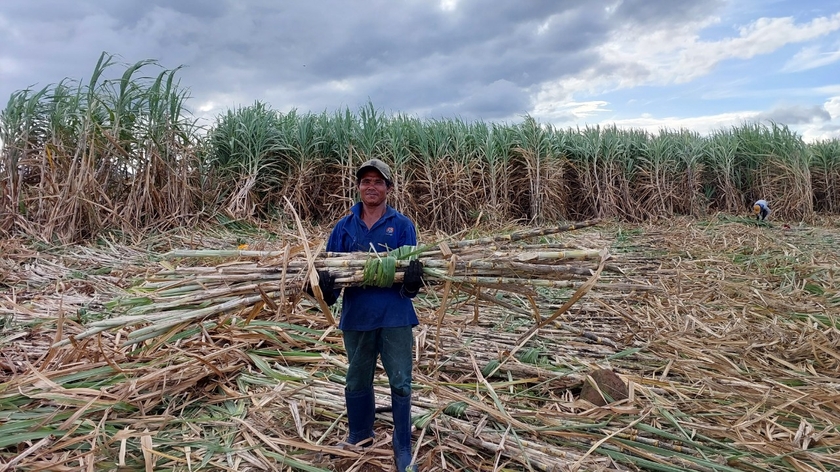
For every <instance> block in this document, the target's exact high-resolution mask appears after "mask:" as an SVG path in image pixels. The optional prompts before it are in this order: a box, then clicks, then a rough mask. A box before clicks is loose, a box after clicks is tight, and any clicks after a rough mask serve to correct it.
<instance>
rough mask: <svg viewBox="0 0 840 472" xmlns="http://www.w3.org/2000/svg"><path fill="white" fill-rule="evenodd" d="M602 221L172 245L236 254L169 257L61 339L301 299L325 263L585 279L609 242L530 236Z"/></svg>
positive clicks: (523, 285)
mask: <svg viewBox="0 0 840 472" xmlns="http://www.w3.org/2000/svg"><path fill="white" fill-rule="evenodd" d="M595 224H597V220H590V221H584V222H580V223H575V224H570V225H563V226H558V227H553V228H541V229H533V230H526V231H519V232H515V233H511V234H505V235H498V236H493V237H487V238H481V239H473V240H463V241H454V242H441V243H437V244H433V245H425V246H416V247H415V246H405V247H402V248H397V249H395V250H393V251H389V252H388V253H376V252H373V251H372V252H370V253H363V252H357V253H331V252H320V251H319V250H315V251H312V250H311V248H310V247H309V245H308V244H301V245H297V246H295V247H294V248H293V247H292V245H291V244H290V243H287V244H286V245H285V247H284V248H283V249H282V250H278V251H253V250H247V249H244V250H176V251H171V252H169V253H167V254H164V255H163V257H162V259H163V260H164V261H169V260H174V259H180V260H184V258H188V259H193V260H197V259H196V258H201V260H206V259H207V258H216V259H218V258H225V259H227V260H226V261H223V262H222V263H220V264H218V265H215V266H212V267H207V266H201V265H182V266H175V265H174V264H171V263H168V262H164V266H165V267H167V268H166V269H165V270H163V271H160V272H158V273H156V274H154V275H152V276H149V277H147V278H146V279H145V280H144V281H143V283H142V284H141V285H139V286H138V287H136V288H134V289H133V291H134V292H135V294H136V295H137V296H135V297H126V298H122V299H119V300H114V301H113V302H111V303H110V304H109V306H110V307H111V308H113V309H123V310H125V315H124V316H119V317H114V318H109V319H105V320H101V321H97V322H94V323H92V324H90V325H88V326H87V329H86V330H85V331H83V332H81V333H79V334H76V335H75V336H73V337H72V338H70V339H65V340H63V341H61V342H59V345H62V344H67V343H69V342H72V341H77V340H81V339H84V338H86V337H89V336H93V335H95V334H97V333H101V332H103V331H105V330H109V329H114V328H119V327H124V326H128V325H134V326H136V325H140V324H147V325H148V326H146V327H143V328H140V329H136V330H134V331H131V332H130V333H129V334H128V339H127V340H126V342H127V343H134V342H140V341H144V340H147V339H150V338H153V337H157V336H160V335H162V334H164V333H167V332H170V331H172V330H173V329H174V328H176V327H178V326H181V325H183V324H185V323H191V322H194V321H196V320H202V319H205V318H208V317H212V316H217V315H221V314H228V313H239V314H242V316H243V318H245V319H251V318H253V317H255V316H256V315H257V314H258V313H259V312H260V311H261V310H263V309H264V308H267V309H270V310H271V311H274V312H278V311H280V310H282V309H283V307H284V306H288V302H289V301H293V302H297V300H299V299H300V296H301V293H302V292H303V289H304V288H305V287H307V286H312V287H313V288H317V276H316V277H315V278H314V279H313V278H312V275H313V274H315V273H316V271H317V270H327V271H329V272H330V273H331V275H333V276H334V277H335V279H336V286H337V287H339V288H341V287H348V286H377V287H388V286H391V285H392V284H394V283H400V282H401V281H402V277H403V274H404V271H405V268H406V267H407V266H408V264H409V261H410V260H412V259H415V258H416V259H419V260H420V261H421V262H423V266H424V269H423V271H424V280H425V281H426V283H427V284H429V285H436V284H445V285H446V287H447V292H448V290H449V287H450V286H452V285H453V284H454V285H456V286H467V287H468V288H470V289H473V290H475V289H476V288H479V289H480V288H482V287H490V288H494V289H498V290H506V291H511V292H518V291H519V292H521V291H523V290H526V289H529V290H533V288H534V287H554V288H559V287H570V288H576V287H579V286H581V285H582V284H583V283H584V282H585V281H586V280H587V279H590V278H591V277H592V275H593V274H595V272H596V269H597V268H598V267H599V265H600V267H601V268H603V264H604V262H605V260H606V258H607V253H606V251H605V250H603V249H580V248H569V247H568V246H565V245H562V244H557V243H546V244H527V243H525V241H527V240H528V239H532V238H535V237H539V236H546V235H550V234H556V233H560V232H564V231H571V230H574V229H578V228H585V227H588V226H592V225H595ZM598 273H600V270H598ZM313 282H314V283H313ZM316 293H317V292H316ZM316 300H318V301H319V302H321V308H322V311H324V313H325V315H326V317H327V320H328V322H329V323H331V324H332V323H334V320H333V318H332V314H331V312H330V310H329V308H328V307H327V306H326V305H325V304H323V300H322V298H321V297H320V296H316ZM212 322H213V321H211V323H212Z"/></svg>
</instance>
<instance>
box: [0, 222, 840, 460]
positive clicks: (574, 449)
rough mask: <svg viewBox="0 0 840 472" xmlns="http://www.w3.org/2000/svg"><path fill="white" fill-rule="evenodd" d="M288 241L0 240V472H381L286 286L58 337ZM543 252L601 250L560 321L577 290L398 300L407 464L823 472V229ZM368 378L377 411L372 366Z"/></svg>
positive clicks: (337, 353)
mask: <svg viewBox="0 0 840 472" xmlns="http://www.w3.org/2000/svg"><path fill="white" fill-rule="evenodd" d="M323 231H325V230H323ZM323 231H319V230H317V229H315V230H313V233H312V235H311V238H312V241H318V240H319V239H320V238H323V236H324V233H323ZM493 231H498V230H493ZM285 238H286V235H285V234H284V233H283V231H279V230H275V229H270V228H264V229H261V230H253V231H250V230H249V231H243V230H240V231H231V230H226V231H221V230H207V231H198V232H194V231H190V232H187V231H184V232H177V231H176V232H171V233H169V234H166V235H161V236H159V237H156V238H148V239H145V240H143V241H142V243H139V242H138V243H131V244H129V243H125V242H120V243H117V242H115V241H114V240H109V239H108V238H102V239H100V241H99V242H98V244H96V245H90V246H68V247H47V246H44V245H39V244H36V243H31V242H27V241H25V240H20V239H9V240H5V241H3V242H2V243H0V247H2V253H3V257H2V258H0V323H2V332H1V333H0V349H2V350H1V351H0V468H2V469H3V470H143V469H145V470H239V471H242V470H380V469H381V470H391V469H392V468H393V465H392V455H391V451H390V427H391V422H390V413H389V412H388V411H387V408H383V409H382V410H383V411H381V412H380V413H378V415H377V421H376V426H375V429H376V434H377V436H376V439H377V442H376V444H375V445H374V446H373V447H372V448H370V449H368V450H366V451H364V452H363V453H361V454H360V453H358V452H356V451H346V450H337V449H335V448H334V446H335V445H336V443H337V442H338V441H340V440H341V439H342V438H343V437H344V436H345V433H346V422H345V418H344V417H343V412H344V411H343V393H342V392H343V384H342V382H343V373H344V370H345V362H346V359H345V358H344V353H343V346H342V344H341V336H340V332H339V331H338V330H337V329H336V327H335V326H333V325H331V324H330V323H329V322H328V321H327V318H326V317H325V316H324V314H323V313H322V312H321V311H320V310H319V308H318V306H317V304H316V303H315V302H314V301H313V300H311V299H309V298H307V297H300V296H299V295H293V294H291V292H292V291H291V290H290V296H289V297H288V298H287V299H285V300H284V302H283V303H280V304H279V305H275V304H273V303H271V302H268V301H267V302H265V303H254V304H251V305H249V306H248V307H247V308H243V309H240V310H238V311H236V312H226V313H223V314H220V315H216V316H209V317H207V318H203V319H200V320H195V321H192V322H189V323H184V324H180V325H177V326H172V327H171V328H170V329H168V330H166V331H165V333H166V334H165V335H162V336H157V337H152V338H150V339H147V340H145V341H143V342H139V343H131V344H127V343H125V340H126V339H128V337H129V336H130V335H131V331H132V330H134V329H138V328H139V326H138V327H133V326H132V327H127V326H114V327H113V328H112V329H104V330H103V331H102V332H101V333H99V334H98V335H96V336H90V337H86V338H84V339H81V340H78V341H75V342H69V343H67V344H66V345H64V346H61V347H54V346H53V344H54V343H56V342H60V341H62V340H66V339H69V338H70V337H71V336H73V335H76V334H78V333H81V332H83V331H84V330H85V329H86V327H89V326H91V324H92V323H96V322H98V321H101V320H103V319H105V318H108V317H112V316H118V315H120V314H121V313H122V312H123V311H125V310H127V309H128V308H130V307H129V304H130V301H131V300H135V299H136V297H137V288H138V287H139V286H140V285H141V284H142V283H143V281H144V280H147V279H148V278H150V277H152V276H153V275H154V274H156V273H158V272H159V271H161V270H167V269H171V268H172V266H173V265H177V264H179V263H185V261H183V260H176V261H172V260H167V259H164V258H161V257H160V255H161V254H164V253H166V252H167V251H170V250H172V249H182V248H189V249H213V250H218V249H225V248H236V247H237V245H238V244H243V243H246V244H248V245H249V247H251V248H258V249H266V250H268V249H276V248H280V247H282V246H283V242H284V241H285V240H286V239H285ZM436 238H439V236H438V235H423V239H425V240H426V241H432V240H435V239H436ZM554 238H555V239H552V241H560V242H562V243H563V244H567V245H568V246H569V247H575V248H585V249H598V250H600V249H603V248H607V249H608V250H609V253H610V258H609V260H608V261H607V263H606V270H605V271H604V272H603V273H602V275H600V276H599V277H598V278H597V280H593V282H595V285H594V286H592V288H591V290H590V291H588V292H587V293H585V295H584V296H583V297H582V298H581V299H580V300H578V301H577V302H576V303H574V304H573V305H572V306H571V307H570V308H568V309H567V310H565V311H559V309H560V308H561V306H562V305H563V303H564V302H565V301H566V300H567V299H568V298H569V296H570V295H571V294H572V292H573V291H572V290H565V289H559V288H545V287H540V288H528V287H527V283H525V282H523V284H522V286H523V288H521V289H518V290H516V291H515V293H513V292H505V291H499V292H494V291H488V290H485V291H482V292H479V293H478V294H476V292H470V291H466V290H459V287H457V286H456V285H452V286H444V285H433V286H429V287H428V288H427V289H426V290H425V291H424V293H423V294H422V295H421V296H420V297H418V299H417V300H416V302H415V306H416V307H417V310H418V315H419V317H420V319H421V325H420V326H418V327H417V328H416V329H415V348H416V365H415V389H414V400H413V420H414V423H415V427H416V431H415V433H414V443H415V446H417V447H416V453H415V454H416V458H417V463H418V464H419V465H420V467H421V470H429V471H431V470H481V471H485V470H508V471H520V470H521V471H525V470H721V471H726V470H729V471H732V470H832V469H835V468H838V467H840V459H837V457H839V456H840V454H838V453H840V427H838V425H839V424H840V282H838V271H840V262H838V261H840V256H838V250H837V248H838V246H840V221H838V220H837V219H836V218H835V219H833V220H823V221H820V222H818V223H817V224H814V225H805V224H801V225H800V224H794V223H788V224H785V223H783V222H772V223H770V224H766V225H757V224H755V223H754V222H753V221H752V220H747V219H741V218H733V217H727V216H725V215H718V216H713V217H710V218H708V219H706V220H697V219H691V218H680V219H673V220H660V221H658V222H656V223H654V224H645V225H629V224H623V223H622V224H619V223H610V222H604V223H601V224H599V225H596V226H594V227H589V228H584V229H580V230H577V231H572V232H568V233H562V234H559V235H557V236H556V237H554ZM546 240H547V239H546V238H543V239H539V240H535V241H533V242H534V243H535V244H539V243H540V242H544V241H546ZM233 262H235V261H234V260H233V259H230V258H227V259H224V260H221V259H214V258H203V259H198V260H192V261H190V262H189V263H190V264H194V265H205V266H216V265H221V264H230V263H233ZM272 305H274V306H272ZM441 306H443V307H444V308H443V309H441ZM535 309H536V311H537V312H538V313H539V317H540V319H541V320H542V321H543V322H545V326H544V327H542V328H540V329H538V330H533V329H532V328H533V327H534V323H535V316H536V315H535ZM552 315H556V318H554V319H553V320H551V321H550V322H546V320H548V319H550V318H551V317H552ZM65 342H66V341H65ZM599 370H611V371H613V372H615V373H616V374H618V377H619V378H620V379H621V380H622V382H623V383H624V385H625V386H626V387H627V394H628V398H626V399H616V398H611V397H610V396H609V392H607V398H606V399H605V400H606V401H604V402H600V403H605V404H604V405H602V406H597V405H595V404H593V403H592V402H590V401H588V400H584V399H582V398H581V391H582V390H583V389H584V388H585V387H586V386H587V385H590V386H591V385H592V384H593V383H596V384H597V382H595V378H596V377H597V375H593V374H594V373H596V372H597V371H599ZM380 373H381V372H380ZM376 385H377V387H376V389H377V390H376V391H377V403H378V404H380V405H381V406H383V407H384V406H387V404H388V387H387V380H386V379H385V377H384V374H382V375H380V376H378V377H377V379H376ZM586 388H589V387H586ZM596 392H597V389H596Z"/></svg>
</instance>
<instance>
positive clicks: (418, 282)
mask: <svg viewBox="0 0 840 472" xmlns="http://www.w3.org/2000/svg"><path fill="white" fill-rule="evenodd" d="M422 286H423V263H422V262H420V261H418V260H417V259H413V260H412V261H411V262H409V263H408V267H407V268H406V269H405V275H404V277H403V290H404V291H405V293H406V294H408V295H414V294H415V293H417V292H419V291H420V287H422Z"/></svg>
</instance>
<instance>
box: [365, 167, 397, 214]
mask: <svg viewBox="0 0 840 472" xmlns="http://www.w3.org/2000/svg"><path fill="white" fill-rule="evenodd" d="M390 191H391V189H390V188H389V187H388V182H387V181H385V178H384V177H382V174H380V173H379V172H377V171H376V170H374V169H367V170H365V171H364V172H363V173H362V175H361V178H360V179H359V194H360V195H361V197H362V203H364V204H365V205H369V206H379V205H381V204H383V203H384V202H385V200H386V199H387V198H388V193H389V192H390Z"/></svg>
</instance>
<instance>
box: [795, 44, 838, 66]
mask: <svg viewBox="0 0 840 472" xmlns="http://www.w3.org/2000/svg"><path fill="white" fill-rule="evenodd" d="M837 61H840V49H835V50H833V51H823V50H822V49H821V48H820V47H819V46H808V47H805V48H802V49H801V50H800V51H799V52H798V53H796V54H795V55H794V56H793V57H791V58H790V60H788V62H787V63H786V64H785V65H784V66H783V67H782V71H783V72H800V71H805V70H810V69H816V68H818V67H824V66H827V65H829V64H833V63H835V62H837Z"/></svg>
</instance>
